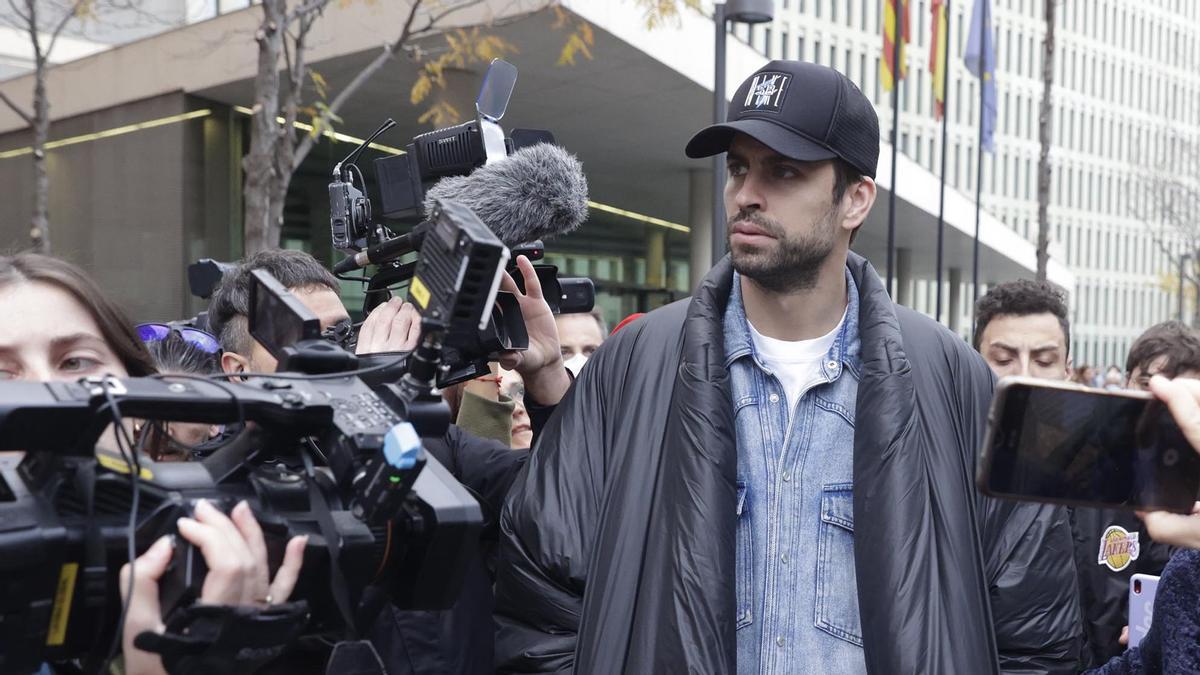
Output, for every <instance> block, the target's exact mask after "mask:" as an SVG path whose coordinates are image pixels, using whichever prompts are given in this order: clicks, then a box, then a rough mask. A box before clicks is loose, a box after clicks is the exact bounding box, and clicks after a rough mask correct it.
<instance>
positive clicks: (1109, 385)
mask: <svg viewBox="0 0 1200 675" xmlns="http://www.w3.org/2000/svg"><path fill="white" fill-rule="evenodd" d="M1104 388H1105V389H1108V390H1110V391H1115V390H1118V389H1124V388H1125V373H1122V372H1121V369H1120V368H1118V367H1116V366H1109V367H1108V370H1106V371H1104Z"/></svg>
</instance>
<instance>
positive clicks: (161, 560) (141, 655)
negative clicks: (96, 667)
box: [121, 536, 173, 675]
mask: <svg viewBox="0 0 1200 675" xmlns="http://www.w3.org/2000/svg"><path fill="white" fill-rule="evenodd" d="M172 550H173V547H172V541H171V537H170V536H165V537H161V538H160V539H159V540H158V541H156V542H154V545H153V546H151V547H150V548H148V549H146V552H145V553H143V554H141V555H140V556H138V559H137V568H136V569H137V576H136V577H135V578H134V580H133V595H132V596H131V597H130V601H129V609H127V610H126V611H125V628H124V631H123V632H122V633H121V649H122V653H123V654H124V655H125V674H126V675H166V672H167V671H166V669H165V668H163V664H162V658H161V657H160V656H159V655H158V654H154V653H151V652H144V651H142V650H140V649H138V648H136V647H134V646H133V639H134V638H135V637H137V636H138V635H139V634H141V633H143V632H145V631H152V632H155V633H161V632H162V630H163V628H164V626H163V622H162V608H161V606H160V605H159V602H158V580H159V579H161V578H162V575H163V573H164V572H166V571H167V565H169V564H170V563H171V551H172ZM128 590H129V563H125V565H124V566H123V567H121V597H122V598H124V597H125V595H126V593H127V592H128Z"/></svg>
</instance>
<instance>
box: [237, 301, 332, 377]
mask: <svg viewBox="0 0 1200 675" xmlns="http://www.w3.org/2000/svg"><path fill="white" fill-rule="evenodd" d="M288 290H289V291H291V292H292V295H294V296H296V298H297V299H298V300H300V302H302V303H304V306H305V307H308V308H309V309H310V310H312V313H313V314H316V315H317V318H318V319H320V320H321V330H325V329H326V328H328V327H330V326H333V325H336V324H337V323H338V322H340V321H347V320H349V319H350V313H349V312H347V311H346V306H345V305H343V304H342V299H341V298H339V297H338V294H337V293H334V292H333V291H332V290H330V289H328V288H326V287H324V286H317V287H308V288H289V289H288ZM250 342H251V347H250V355H249V359H250V363H249V366H248V370H250V371H251V372H254V373H273V372H275V369H276V368H278V367H279V362H278V361H276V360H275V357H274V356H271V352H268V351H267V350H266V348H265V347H263V346H262V345H260V344H259V343H258V340H253V339H252V340H251V341H250ZM222 365H224V363H222ZM226 371H228V368H226Z"/></svg>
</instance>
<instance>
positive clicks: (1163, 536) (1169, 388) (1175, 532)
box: [1138, 375, 1200, 549]
mask: <svg viewBox="0 0 1200 675" xmlns="http://www.w3.org/2000/svg"><path fill="white" fill-rule="evenodd" d="M1150 391H1152V392H1154V395H1155V396H1157V397H1158V398H1159V399H1161V400H1162V401H1163V402H1164V403H1166V404H1167V408H1168V409H1169V410H1170V411H1171V416H1172V417H1174V418H1175V423H1176V424H1178V425H1179V428H1180V430H1182V431H1183V435H1184V437H1185V438H1187V440H1188V442H1189V443H1191V444H1192V448H1193V449H1194V450H1195V451H1196V452H1200V380H1192V379H1184V378H1178V379H1175V380H1168V379H1167V378H1165V377H1162V376H1160V375H1155V376H1154V377H1153V378H1151V379H1150ZM1138 515H1139V516H1141V518H1142V520H1143V521H1145V523H1146V530H1147V531H1148V532H1149V533H1150V537H1151V538H1153V539H1154V541H1158V542H1162V543H1164V544H1170V545H1172V546H1183V547H1186V548H1195V549H1200V502H1196V504H1195V506H1194V507H1193V508H1192V515H1190V516H1185V515H1181V514H1178V513H1167V512H1165V511H1155V512H1153V513H1138Z"/></svg>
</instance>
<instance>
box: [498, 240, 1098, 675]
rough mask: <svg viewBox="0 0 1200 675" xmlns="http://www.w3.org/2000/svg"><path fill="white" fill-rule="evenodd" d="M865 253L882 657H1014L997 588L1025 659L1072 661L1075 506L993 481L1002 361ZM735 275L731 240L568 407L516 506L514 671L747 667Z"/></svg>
mask: <svg viewBox="0 0 1200 675" xmlns="http://www.w3.org/2000/svg"><path fill="white" fill-rule="evenodd" d="M849 268H850V271H851V273H852V275H853V276H854V279H855V281H856V283H857V285H858V289H859V295H860V316H859V337H860V341H861V344H862V353H861V357H862V366H863V368H862V370H863V372H862V378H861V380H860V383H859V390H858V402H857V405H858V410H859V411H860V414H859V416H858V418H857V419H858V424H857V428H856V429H855V438H854V484H855V489H854V514H855V533H854V542H855V560H856V568H857V572H858V595H859V606H860V611H861V615H862V628H863V635H864V642H865V650H866V660H867V665H868V668H869V670H870V671H871V672H872V673H971V674H973V675H986V674H987V673H996V672H999V671H1000V667H999V665H998V660H997V638H996V634H995V633H994V632H993V617H992V612H991V609H990V600H989V593H993V594H995V595H996V596H997V597H998V598H999V599H1000V600H1002V601H1003V602H1000V601H998V603H997V604H1004V607H1005V610H1004V616H1003V619H1002V623H1001V624H1000V626H1001V628H1000V632H1001V633H1006V634H1009V635H1006V636H1005V637H1003V638H1002V639H1001V642H1010V643H1012V644H1013V645H1015V647H1014V651H1013V653H1012V655H1011V656H1012V660H1011V662H1010V663H1006V669H1007V668H1008V667H1010V665H1011V667H1012V669H1013V670H1021V671H1023V672H1048V671H1050V670H1059V669H1061V670H1063V671H1064V672H1065V671H1067V670H1069V669H1071V668H1073V667H1074V666H1075V659H1076V656H1077V649H1078V631H1079V628H1078V611H1079V609H1078V604H1077V597H1076V596H1075V583H1074V576H1073V575H1074V566H1073V564H1072V560H1071V553H1070V550H1071V549H1070V533H1069V530H1068V529H1066V520H1065V517H1062V518H1061V519H1060V518H1059V515H1060V513H1059V512H1058V511H1056V510H1054V509H1043V508H1039V507H1026V506H1023V505H1015V504H1008V503H998V502H994V501H991V500H983V499H981V498H979V497H978V495H977V492H976V490H975V488H974V484H973V476H974V470H975V455H976V451H977V448H978V445H979V440H980V438H981V436H982V434H983V425H984V421H985V419H986V410H987V405H988V403H989V401H990V398H991V395H992V385H993V378H992V375H991V373H990V371H988V369H987V367H986V365H985V364H984V363H983V361H982V360H981V359H980V358H979V356H978V355H977V354H975V353H974V352H973V351H971V350H970V349H969V348H968V347H967V346H966V345H965V344H964V343H963V342H962V341H961V340H959V339H958V338H957V337H955V336H954V335H953V334H951V333H950V332H949V331H946V330H945V329H943V328H942V327H940V326H938V325H937V324H935V323H934V322H932V321H930V320H929V319H927V318H926V317H923V316H921V315H918V314H916V313H915V312H912V311H910V310H906V309H903V308H900V307H897V306H895V305H894V304H893V303H892V302H891V300H890V299H889V298H888V296H887V294H886V292H885V291H884V289H883V284H882V283H881V282H880V281H879V278H878V276H877V275H876V273H875V271H874V270H873V269H872V268H871V266H870V265H869V264H868V263H866V261H865V260H863V259H862V258H859V257H858V256H854V255H851V259H850V261H849ZM731 283H732V268H731V265H730V264H729V261H728V258H726V260H724V261H723V262H721V263H720V264H718V265H717V266H716V267H715V268H714V269H713V270H712V271H711V272H710V273H709V275H708V276H707V277H706V279H705V280H704V282H703V283H702V284H701V287H700V288H699V289H698V290H697V294H696V296H695V297H694V298H692V299H691V300H690V301H683V302H680V303H675V304H673V305H670V306H668V307H665V308H662V309H660V310H658V311H655V312H652V313H651V314H649V315H648V316H646V317H644V318H642V319H640V320H638V321H637V322H635V323H633V324H631V325H629V326H627V327H626V328H624V329H623V330H622V331H621V332H620V333H618V334H617V335H616V336H614V337H613V338H611V339H610V340H609V341H608V342H606V343H605V344H604V346H603V347H602V348H601V349H600V350H599V351H598V352H597V353H596V354H595V356H593V357H592V359H591V360H590V361H589V362H588V364H587V366H586V367H585V368H584V370H583V372H582V374H581V375H580V377H579V379H578V380H577V381H576V383H575V386H574V387H573V388H572V390H571V391H570V392H569V393H568V395H567V397H566V398H565V399H564V400H563V402H562V403H561V404H560V406H559V408H558V411H557V413H556V414H555V416H554V417H553V418H552V419H551V420H550V423H549V424H548V426H547V428H546V430H545V432H544V434H543V436H542V437H541V439H540V440H539V443H540V445H539V446H538V448H537V452H536V453H535V454H534V455H533V456H532V458H531V459H530V462H529V464H528V466H527V468H526V469H525V471H524V472H523V473H522V474H521V475H520V476H518V478H517V482H516V484H515V485H514V486H513V490H512V492H511V493H510V495H509V501H508V503H507V505H506V506H505V510H504V512H503V514H502V516H501V524H500V525H501V542H500V561H499V563H498V565H497V572H498V577H497V587H496V604H497V621H498V624H499V632H498V634H497V642H496V656H497V664H498V667H499V670H500V671H501V672H570V671H575V672H579V673H588V674H591V673H604V674H608V673H621V672H625V673H685V672H687V673H705V674H719V673H733V672H735V670H736V666H735V663H736V650H735V642H736V641H735V636H734V590H733V583H732V580H733V579H734V537H735V532H734V526H735V519H734V518H733V517H732V515H733V514H734V513H735V496H736V482H735V469H736V464H737V450H736V447H735V444H734V437H733V412H732V409H731V406H730V404H729V399H730V394H729V378H728V373H727V372H726V370H725V368H724V366H723V362H724V338H723V334H722V323H721V320H722V316H723V314H724V311H725V304H726V302H727V300H728V297H729V290H730V285H731ZM863 411H869V414H868V413H864V412H863ZM1060 521H1061V522H1060ZM981 533H982V535H983V536H984V537H985V538H984V539H983V540H984V541H985V542H986V545H985V547H984V548H983V549H981V547H980V541H981ZM1034 548H1036V549H1037V550H1033V549H1034ZM985 550H986V552H987V555H986V556H985V554H984V551H985ZM1031 560H1032V561H1036V565H1035V566H1033V567H1029V566H1027V564H1028V563H1029V561H1031ZM1060 570H1061V571H1060ZM1005 603H1006V604H1005ZM813 666H814V668H816V669H819V664H813ZM1043 666H1045V667H1043Z"/></svg>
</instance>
